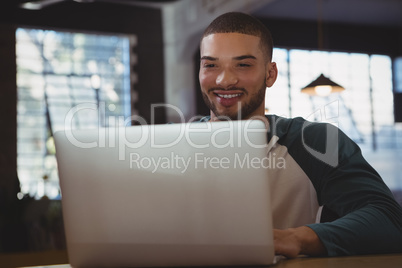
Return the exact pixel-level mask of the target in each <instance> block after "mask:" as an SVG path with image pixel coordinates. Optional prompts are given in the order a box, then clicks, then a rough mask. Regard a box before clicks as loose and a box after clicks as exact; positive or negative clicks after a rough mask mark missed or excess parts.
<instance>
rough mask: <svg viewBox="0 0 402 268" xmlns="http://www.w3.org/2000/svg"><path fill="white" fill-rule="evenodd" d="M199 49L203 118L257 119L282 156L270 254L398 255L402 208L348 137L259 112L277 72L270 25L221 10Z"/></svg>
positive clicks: (274, 183)
mask: <svg viewBox="0 0 402 268" xmlns="http://www.w3.org/2000/svg"><path fill="white" fill-rule="evenodd" d="M200 49H201V63H200V72H199V80H200V85H201V91H202V95H203V98H204V101H205V103H206V104H207V106H208V107H209V109H210V116H207V117H204V118H203V119H201V121H217V120H237V119H251V118H256V117H258V118H263V119H264V121H266V122H268V124H269V128H268V133H267V137H268V148H270V151H269V154H270V155H274V156H276V157H277V158H282V159H284V160H285V161H286V165H284V168H280V169H269V181H270V186H271V193H272V202H271V203H272V207H273V208H272V209H273V221H274V228H276V229H275V230H274V240H275V241H274V243H275V251H276V254H281V255H285V256H288V257H296V256H297V255H299V254H306V255H314V256H316V255H329V256H337V255H355V254H373V253H393V252H402V243H401V241H402V208H401V207H400V205H399V204H397V203H396V201H395V199H394V198H393V196H392V194H391V192H390V190H389V189H388V187H387V186H386V185H385V184H384V182H383V181H382V179H381V178H380V176H379V175H378V173H377V172H376V171H375V170H374V169H373V168H372V167H371V166H370V165H369V164H368V163H367V162H366V161H365V160H364V158H363V156H362V155H361V151H360V148H359V147H358V146H357V145H356V144H355V143H354V142H353V141H352V140H350V139H349V138H348V137H347V136H346V135H345V134H344V133H342V132H341V131H339V129H337V128H336V127H334V126H332V125H330V124H318V123H311V122H307V121H306V120H304V119H302V118H295V119H288V118H282V117H278V116H276V115H269V116H265V115H264V107H265V106H264V101H265V90H266V88H267V87H271V86H272V85H273V84H274V83H275V80H276V78H277V74H278V70H277V66H276V64H275V63H274V62H272V49H273V42H272V38H271V34H270V32H269V30H268V29H267V28H266V27H265V26H264V25H263V24H262V23H261V22H260V21H258V20H257V19H255V18H253V17H252V16H249V15H246V14H243V13H238V12H230V13H226V14H223V15H221V16H219V17H218V18H216V19H215V20H214V21H213V22H212V23H211V24H210V25H209V26H208V27H207V29H206V30H205V32H204V34H203V37H202V40H201V46H200ZM250 179H252V178H250ZM239 198H241V197H239ZM319 206H321V207H322V210H320V209H319ZM320 211H322V213H321V212H320ZM320 213H321V214H320ZM316 219H319V220H318V221H317V220H316Z"/></svg>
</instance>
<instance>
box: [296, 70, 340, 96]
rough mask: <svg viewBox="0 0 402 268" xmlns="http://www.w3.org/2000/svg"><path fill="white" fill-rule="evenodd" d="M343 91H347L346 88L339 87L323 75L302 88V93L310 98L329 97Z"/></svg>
mask: <svg viewBox="0 0 402 268" xmlns="http://www.w3.org/2000/svg"><path fill="white" fill-rule="evenodd" d="M343 90H345V88H344V87H342V86H340V85H338V84H337V83H335V82H334V81H332V80H331V79H329V78H328V77H326V76H324V75H323V74H320V76H318V78H317V79H315V80H314V81H313V82H311V83H310V84H308V85H307V86H305V87H304V88H302V89H301V92H302V93H306V94H308V95H310V96H315V95H318V96H328V95H329V94H331V93H334V92H341V91H343Z"/></svg>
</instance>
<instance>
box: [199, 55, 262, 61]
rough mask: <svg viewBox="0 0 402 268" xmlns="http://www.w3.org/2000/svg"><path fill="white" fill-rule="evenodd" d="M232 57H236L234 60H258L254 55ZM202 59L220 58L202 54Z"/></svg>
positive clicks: (212, 59) (214, 59)
mask: <svg viewBox="0 0 402 268" xmlns="http://www.w3.org/2000/svg"><path fill="white" fill-rule="evenodd" d="M232 59H234V60H245V59H254V60H256V59H257V58H256V57H254V56H253V55H242V56H237V57H233V58H232ZM201 60H210V61H216V60H218V58H215V57H211V56H202V57H201Z"/></svg>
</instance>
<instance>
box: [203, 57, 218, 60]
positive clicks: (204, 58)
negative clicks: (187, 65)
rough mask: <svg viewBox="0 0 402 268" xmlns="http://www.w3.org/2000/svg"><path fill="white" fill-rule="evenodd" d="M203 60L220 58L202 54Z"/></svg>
mask: <svg viewBox="0 0 402 268" xmlns="http://www.w3.org/2000/svg"><path fill="white" fill-rule="evenodd" d="M201 60H218V58H214V57H211V56H202V57H201Z"/></svg>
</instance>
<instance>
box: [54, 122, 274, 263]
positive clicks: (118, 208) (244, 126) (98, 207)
mask: <svg viewBox="0 0 402 268" xmlns="http://www.w3.org/2000/svg"><path fill="white" fill-rule="evenodd" d="M54 139H55V145H56V158H57V162H58V169H59V178H60V187H61V192H62V208H63V218H64V225H65V234H66V240H67V250H68V256H69V262H70V264H71V265H72V266H73V267H162V266H164V267H166V266H169V267H178V266H222V265H223V266H224V265H227V266H229V265H230V266H233V265H236V266H237V265H238V266H245V265H247V266H249V265H270V264H273V263H274V260H275V258H274V257H275V254H274V246H273V232H272V216H271V206H270V196H269V184H268V176H267V168H265V167H264V159H266V153H267V146H266V143H267V135H266V127H265V125H264V123H263V122H262V121H259V120H247V121H228V122H214V123H210V122H197V123H181V124H165V125H142V126H129V127H121V128H98V129H92V130H65V131H59V132H56V133H55V135H54Z"/></svg>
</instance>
